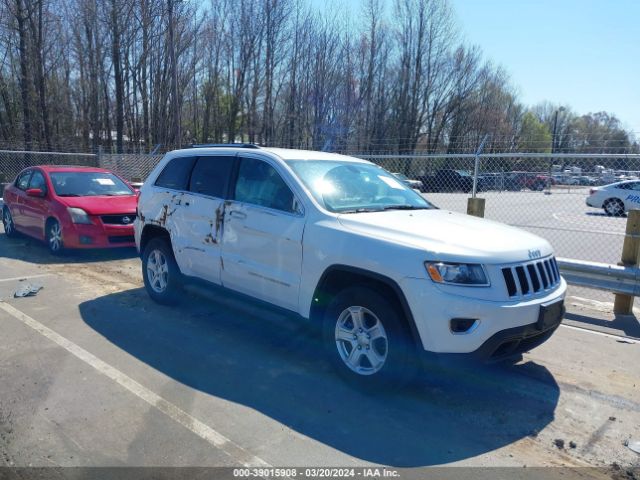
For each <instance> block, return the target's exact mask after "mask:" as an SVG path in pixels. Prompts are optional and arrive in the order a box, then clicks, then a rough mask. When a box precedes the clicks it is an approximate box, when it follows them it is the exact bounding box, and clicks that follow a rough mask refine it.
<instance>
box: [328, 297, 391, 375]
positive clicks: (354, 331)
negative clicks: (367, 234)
mask: <svg viewBox="0 0 640 480" xmlns="http://www.w3.org/2000/svg"><path fill="white" fill-rule="evenodd" d="M335 342H336V347H337V349H338V353H339V355H340V358H341V359H342V361H343V362H344V364H345V365H346V366H347V367H348V368H349V369H351V370H352V371H353V372H355V373H357V374H359V375H373V374H374V373H376V372H378V371H380V370H381V369H382V367H383V366H384V364H385V362H386V360H387V354H388V347H389V340H388V337H387V332H386V331H385V329H384V326H383V325H382V322H381V321H380V319H379V318H378V317H377V316H376V315H375V314H374V313H373V312H372V311H371V310H369V309H367V308H364V307H359V306H351V307H348V308H346V309H345V310H343V311H342V313H341V314H340V316H339V317H338V320H337V322H336V328H335Z"/></svg>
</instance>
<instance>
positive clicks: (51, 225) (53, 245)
mask: <svg viewBox="0 0 640 480" xmlns="http://www.w3.org/2000/svg"><path fill="white" fill-rule="evenodd" d="M45 238H46V240H47V248H48V249H49V253H51V255H61V254H62V252H63V249H64V242H63V238H62V227H61V226H60V222H58V221H57V220H49V221H48V222H47V226H46V235H45Z"/></svg>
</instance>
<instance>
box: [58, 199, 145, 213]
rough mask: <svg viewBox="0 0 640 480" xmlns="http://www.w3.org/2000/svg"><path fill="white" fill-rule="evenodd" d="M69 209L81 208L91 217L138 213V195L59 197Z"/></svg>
mask: <svg viewBox="0 0 640 480" xmlns="http://www.w3.org/2000/svg"><path fill="white" fill-rule="evenodd" d="M58 200H59V201H60V202H61V203H63V204H65V205H66V206H67V207H75V208H81V209H83V210H84V211H85V212H87V213H88V214H89V215H109V214H116V213H133V214H135V212H136V206H137V204H138V197H137V195H122V196H114V197H103V196H100V197H58Z"/></svg>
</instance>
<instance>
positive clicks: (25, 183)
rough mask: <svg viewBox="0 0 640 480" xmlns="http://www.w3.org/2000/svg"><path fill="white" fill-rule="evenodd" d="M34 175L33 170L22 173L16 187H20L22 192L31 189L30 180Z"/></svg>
mask: <svg viewBox="0 0 640 480" xmlns="http://www.w3.org/2000/svg"><path fill="white" fill-rule="evenodd" d="M32 173H33V170H27V171H26V172H22V173H21V174H20V176H19V177H18V179H17V180H16V187H18V188H19V189H20V190H26V189H27V188H29V179H30V178H31V174H32Z"/></svg>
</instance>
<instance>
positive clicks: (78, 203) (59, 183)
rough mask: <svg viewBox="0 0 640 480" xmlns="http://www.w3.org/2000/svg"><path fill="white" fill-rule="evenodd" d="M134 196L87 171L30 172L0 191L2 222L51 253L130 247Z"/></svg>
mask: <svg viewBox="0 0 640 480" xmlns="http://www.w3.org/2000/svg"><path fill="white" fill-rule="evenodd" d="M137 200H138V197H137V195H136V192H135V191H134V190H133V188H131V186H130V185H129V184H127V182H125V181H124V180H122V179H121V178H120V177H118V176H117V175H115V174H114V173H112V172H110V171H108V170H103V169H101V168H90V167H58V166H37V167H30V168H27V169H25V170H23V171H22V172H20V174H19V175H18V177H17V178H16V180H15V182H13V184H11V185H9V186H7V188H5V190H4V207H3V209H2V223H3V225H4V231H5V233H6V234H7V235H9V236H11V235H14V234H15V233H16V232H21V233H24V234H26V235H29V236H31V237H34V238H37V239H39V240H45V241H46V242H47V245H48V246H49V250H50V251H51V253H54V254H55V253H59V252H60V251H61V250H62V249H63V248H106V247H132V246H135V243H134V238H133V221H134V220H135V216H136V205H137Z"/></svg>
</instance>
